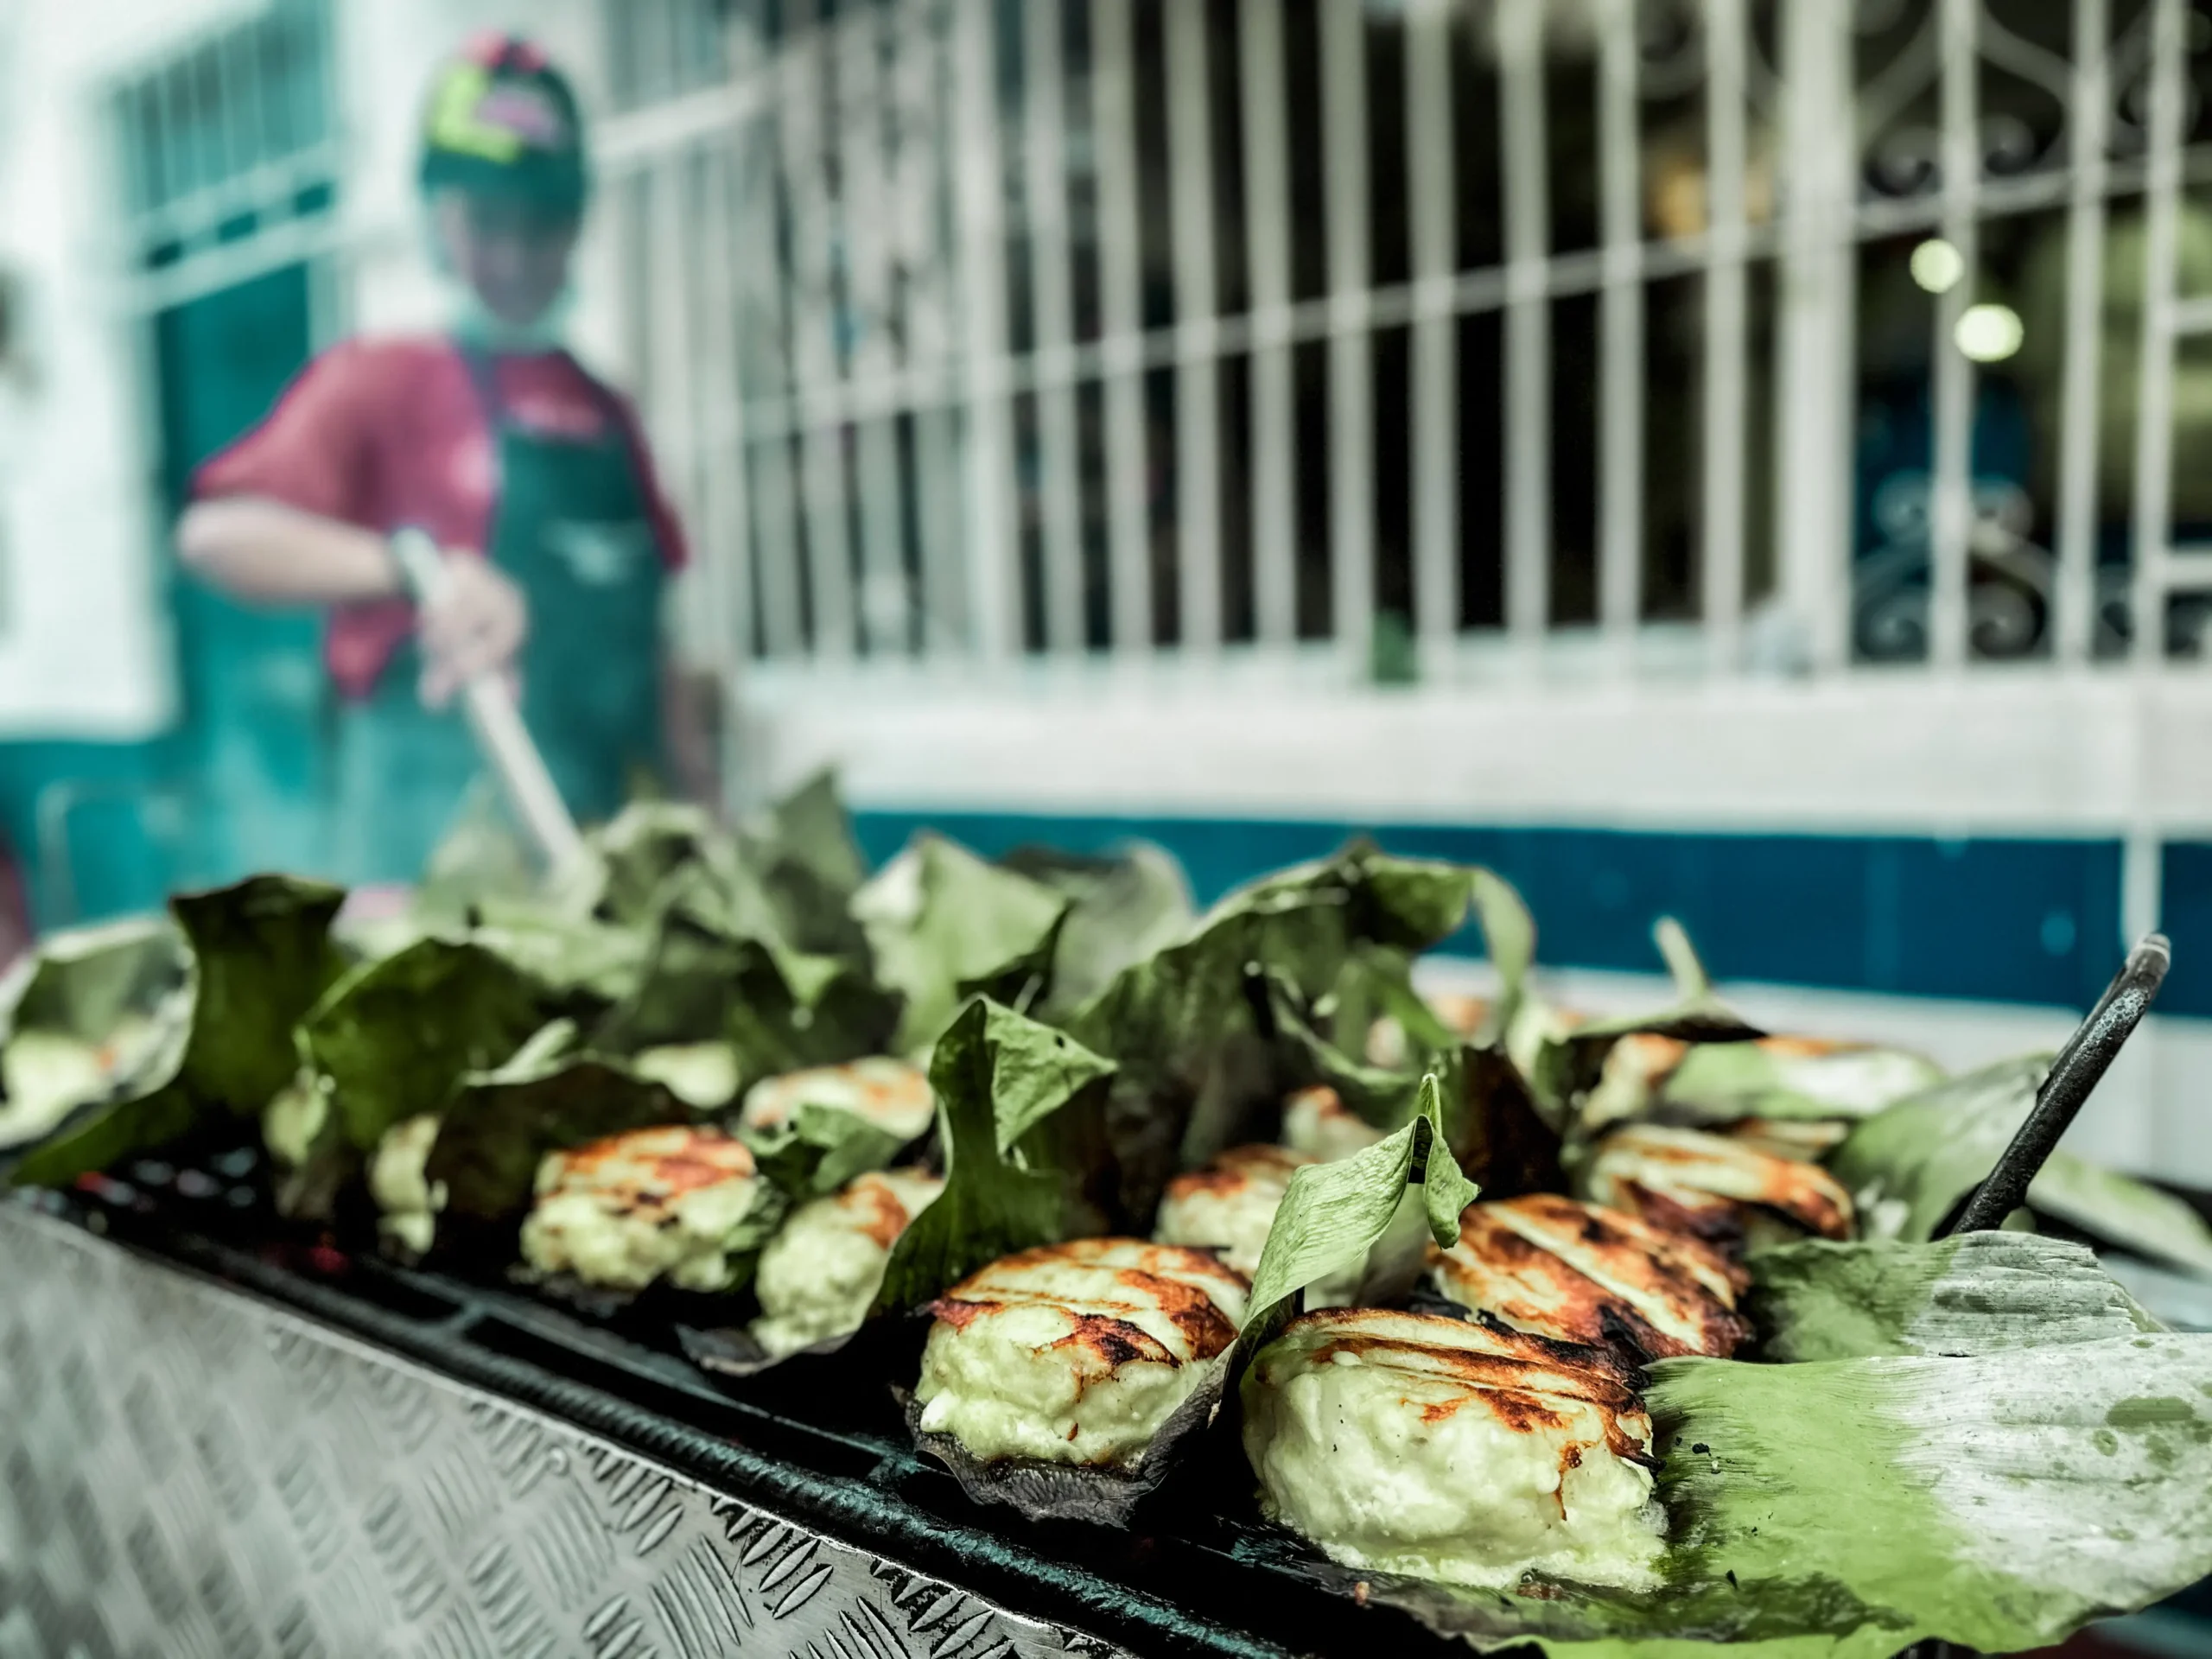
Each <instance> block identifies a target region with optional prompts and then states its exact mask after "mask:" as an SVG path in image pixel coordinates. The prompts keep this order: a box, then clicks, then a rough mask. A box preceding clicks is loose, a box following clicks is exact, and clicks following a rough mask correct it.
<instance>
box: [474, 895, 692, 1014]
mask: <svg viewBox="0 0 2212 1659" xmlns="http://www.w3.org/2000/svg"><path fill="white" fill-rule="evenodd" d="M457 937H459V938H465V939H467V941H468V942H469V943H470V944H477V945H480V946H482V947H483V948H484V949H485V950H489V951H491V952H492V953H493V955H495V956H498V957H502V958H504V959H505V960H506V961H507V962H509V963H512V964H513V965H514V966H515V967H516V968H518V969H520V970H521V971H522V972H523V974H524V976H527V977H528V978H530V979H531V980H532V981H534V982H536V983H537V984H538V985H540V986H542V987H543V988H544V989H545V990H546V991H548V992H549V993H550V994H552V995H556V996H559V997H563V998H569V999H574V1000H575V1001H577V1002H578V1003H579V1004H580V1006H583V1007H588V1006H590V1005H592V1004H598V1005H601V1006H612V1005H613V1004H615V1003H618V1002H620V1001H623V1000H625V999H626V998H627V997H631V996H633V995H636V994H637V990H638V988H639V985H640V984H642V983H643V982H644V979H645V963H646V961H647V959H648V957H649V956H650V954H651V952H652V934H651V932H650V931H648V930H646V929H644V928H641V927H632V926H617V925H611V924H608V923H605V922H599V921H594V920H592V919H591V918H588V917H570V916H563V915H560V914H558V913H556V912H552V911H550V910H547V909H543V908H525V907H522V906H508V905H503V904H500V903H498V902H496V901H495V902H493V903H491V904H487V905H486V906H482V910H481V922H480V925H478V926H476V927H474V928H473V929H471V930H469V931H467V932H466V933H464V934H461V935H458V936H457Z"/></svg>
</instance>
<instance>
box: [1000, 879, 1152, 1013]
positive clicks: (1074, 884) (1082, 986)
mask: <svg viewBox="0 0 2212 1659" xmlns="http://www.w3.org/2000/svg"><path fill="white" fill-rule="evenodd" d="M1001 863H1002V864H1004V866H1005V867H1006V868H1007V869H1010V870H1012V871H1014V874H1017V875H1026V876H1027V877H1028V878H1029V879H1030V880H1033V881H1039V882H1042V883H1044V885H1046V887H1051V888H1052V890H1053V891H1054V892H1056V893H1060V894H1061V895H1062V896H1063V897H1065V898H1066V899H1068V900H1069V901H1070V907H1069V910H1068V914H1067V919H1066V921H1065V922H1064V923H1063V924H1062V925H1061V927H1060V942H1059V948H1058V950H1056V951H1055V952H1054V953H1053V957H1052V995H1051V996H1050V998H1049V999H1048V1004H1049V1007H1051V1008H1052V1009H1053V1010H1056V1011H1071V1010H1073V1009H1076V1008H1078V1007H1082V1006H1083V1005H1084V1003H1085V1002H1088V1001H1090V999H1091V998H1092V997H1094V996H1096V995H1098V993H1099V992H1101V991H1103V990H1104V989H1105V988H1106V987H1107V986H1108V985H1109V984H1110V983H1111V982H1112V981H1113V979H1114V976H1116V974H1118V973H1120V972H1121V971H1122V969H1125V968H1127V967H1128V966H1129V965H1130V964H1131V963H1139V962H1142V961H1143V960H1144V959H1145V958H1146V957H1149V956H1151V955H1153V954H1154V952H1155V951H1158V950H1165V949H1166V947H1167V946H1169V945H1171V944H1174V943H1175V941H1176V940H1178V939H1179V938H1182V937H1183V936H1184V935H1185V933H1187V932H1189V931H1190V929H1191V922H1192V915H1193V912H1192V904H1191V884H1190V881H1189V880H1188V878H1186V877H1185V875H1184V874H1183V868H1182V866H1181V865H1179V864H1178V863H1177V862H1176V861H1175V859H1174V855H1173V854H1171V853H1169V852H1167V851H1166V849H1164V848H1160V847H1155V846H1154V845H1153V844H1152V843H1151V842H1133V843H1131V844H1130V845H1128V847H1126V848H1124V849H1122V850H1121V851H1120V852H1118V853H1116V854H1113V855H1109V856H1106V857H1096V858H1086V857H1081V856H1078V855H1074V854H1070V853H1062V852H1057V851H1054V850H1053V849H1050V848H1042V847H1018V848H1016V849H1014V851H1013V852H1011V853H1008V854H1007V855H1006V857H1005V858H1004V859H1002V860H1001Z"/></svg>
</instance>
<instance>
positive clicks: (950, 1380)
mask: <svg viewBox="0 0 2212 1659" xmlns="http://www.w3.org/2000/svg"><path fill="white" fill-rule="evenodd" d="M1250 1288H1251V1287H1250V1285H1249V1283H1248V1282H1247V1281H1246V1280H1245V1278H1244V1276H1243V1274H1239V1273H1237V1272H1236V1271H1234V1270H1233V1269H1231V1268H1226V1267H1224V1266H1223V1265H1222V1263H1221V1262H1219V1261H1217V1259H1216V1258H1215V1257H1214V1256H1213V1255H1211V1254H1210V1253H1208V1252H1206V1251H1204V1250H1192V1249H1180V1248H1179V1247H1177V1246H1174V1245H1170V1244H1149V1243H1145V1242H1144V1241H1143V1240H1142V1239H1135V1238H1083V1239H1076V1240H1074V1241H1072V1242H1071V1243H1065V1244H1048V1245H1046V1246H1045V1247H1043V1248H1042V1249H1034V1250H1024V1251H1022V1252H1020V1254H1019V1255H1009V1256H1007V1257H1005V1258H1004V1259H1003V1260H1001V1261H998V1262H993V1263H992V1264H991V1265H990V1266H989V1267H988V1268H984V1269H983V1270H982V1272H981V1273H978V1274H973V1275H972V1276H970V1277H969V1278H967V1279H964V1280H963V1281H961V1282H960V1283H958V1284H957V1285H955V1286H953V1287H952V1288H951V1289H950V1290H948V1291H947V1292H945V1294H944V1295H943V1296H941V1297H939V1298H938V1300H937V1301H936V1303H935V1304H933V1306H932V1308H931V1311H932V1312H933V1313H935V1314H936V1315H937V1322H936V1323H935V1324H934V1325H932V1326H931V1329H930V1335H929V1341H928V1343H927V1344H926V1345H925V1347H924V1349H923V1351H922V1375H921V1381H920V1383H919V1384H918V1386H917V1387H916V1389H915V1390H914V1397H915V1399H916V1400H917V1401H918V1402H920V1404H921V1407H922V1414H921V1428H922V1431H923V1433H934V1434H950V1435H951V1436H952V1437H953V1439H955V1440H958V1441H959V1442H960V1444H961V1445H962V1446H965V1447H966V1448H967V1450H968V1452H969V1454H970V1455H971V1456H974V1457H976V1458H979V1459H986V1460H990V1459H1000V1458H1017V1457H1018V1458H1039V1459H1045V1460H1046V1461H1049V1462H1053V1463H1071V1464H1090V1465H1128V1464H1129V1463H1131V1462H1133V1461H1135V1459H1137V1458H1138V1457H1139V1456H1141V1454H1142V1453H1143V1452H1144V1449H1145V1447H1146V1446H1148V1445H1149V1444H1151V1441H1152V1438H1153V1435H1154V1433H1155V1432H1157V1430H1158V1429H1159V1427H1160V1425H1161V1424H1162V1423H1163V1422H1165V1421H1166V1420H1167V1418H1168V1417H1169V1416H1170V1415H1171V1414H1173V1412H1174V1410H1175V1408H1176V1407H1178V1406H1179V1405H1180V1404H1182V1402H1183V1401H1184V1400H1185V1397H1187V1396H1188V1395H1189V1394H1190V1393H1191V1391H1192V1389H1195V1388H1196V1387H1197V1386H1198V1383H1199V1380H1200V1376H1201V1374H1202V1373H1203V1372H1204V1370H1205V1362H1206V1361H1207V1360H1210V1359H1212V1358H1214V1357H1217V1355H1219V1354H1221V1353H1222V1352H1223V1351H1225V1350H1226V1349H1227V1348H1228V1347H1229V1345H1230V1344H1231V1343H1232V1342H1234V1341H1236V1329H1237V1326H1238V1325H1240V1324H1241V1323H1242V1322H1243V1318H1244V1304H1245V1298H1246V1296H1247V1294H1249V1291H1250Z"/></svg>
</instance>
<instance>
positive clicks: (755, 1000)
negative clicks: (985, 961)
mask: <svg viewBox="0 0 2212 1659" xmlns="http://www.w3.org/2000/svg"><path fill="white" fill-rule="evenodd" d="M900 1006H901V1005H900V1001H899V995H898V994H897V993H896V992H894V991H891V990H887V989H886V988H883V987H882V986H880V985H878V984H877V983H876V982H874V979H873V978H872V977H871V976H869V975H868V973H867V972H866V970H865V969H863V968H861V966H860V964H859V963H856V962H855V961H853V960H850V959H849V958H845V957H823V956H815V955H810V954H808V953H805V952H802V951H798V950H791V949H790V948H789V947H787V946H785V945H783V944H779V943H778V942H777V941H775V940H774V939H772V938H760V937H753V936H749V935H746V934H743V933H741V932H738V931H734V918H732V917H730V916H729V915H728V912H726V911H724V910H723V909H721V906H720V903H719V900H718V898H717V896H716V894H715V891H714V890H713V889H712V888H711V887H708V886H706V885H704V884H701V883H689V882H687V883H685V884H684V885H683V887H681V889H680V890H679V891H677V892H676V893H673V894H671V898H670V900H669V902H668V903H667V905H666V906H665V908H664V910H663V912H662V914H661V918H660V920H659V923H658V926H657V928H656V930H655V933H654V938H653V942H652V947H651V953H650V957H649V959H648V962H647V965H646V968H645V974H644V976H643V979H642V980H641V982H640V983H639V988H638V990H637V991H636V993H635V994H634V995H632V997H630V998H629V999H628V1000H627V1001H626V1002H624V1003H623V1004H622V1005H621V1006H620V1007H617V1008H615V1009H614V1010H613V1012H612V1013H611V1014H609V1015H608V1016H607V1019H606V1020H605V1021H604V1022H603V1023H602V1024H601V1026H600V1027H599V1028H598V1029H597V1030H596V1031H594V1033H593V1039H592V1046H593V1047H594V1048H595V1049H599V1050H602V1051H604V1052H611V1053H616V1054H627V1053H634V1052H638V1051H639V1050H641V1049H645V1048H651V1047H658V1046H667V1045H670V1044H677V1043H700V1042H714V1041H728V1043H729V1045H730V1046H731V1048H732V1049H733V1051H734V1052H735V1054H736V1056H737V1062H738V1070H739V1073H740V1076H741V1078H743V1079H744V1080H746V1081H747V1082H750V1081H753V1080H755V1079H758V1078H760V1077H772V1076H775V1075H776V1074H778V1073H779V1072H784V1071H798V1070H800V1069H801V1068H803V1067H805V1066H810V1065H836V1064H837V1063H839V1062H842V1061H845V1060H852V1059H859V1058H863V1057H865V1056H867V1055H870V1054H880V1053H882V1052H884V1050H885V1048H886V1046H887V1045H888V1044H889V1042H890V1040H891V1037H892V1033H893V1031H894V1030H895V1029H896V1027H897V1025H898V1020H899V1009H900Z"/></svg>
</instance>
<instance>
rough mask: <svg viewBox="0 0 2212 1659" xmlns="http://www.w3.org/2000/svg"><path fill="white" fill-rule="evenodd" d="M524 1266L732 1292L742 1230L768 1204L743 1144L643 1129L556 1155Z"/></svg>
mask: <svg viewBox="0 0 2212 1659" xmlns="http://www.w3.org/2000/svg"><path fill="white" fill-rule="evenodd" d="M537 1193H538V1197H537V1205H536V1206H535V1207H534V1208H533V1209H532V1210H531V1213H530V1218H529V1219H528V1220H527V1221H525V1222H524V1223H523V1227H522V1253H523V1259H524V1261H526V1262H529V1263H530V1264H531V1266H532V1267H534V1268H539V1269H541V1270H542V1271H544V1272H547V1273H563V1272H566V1273H573V1274H575V1276H576V1277H577V1278H579V1279H581V1280H582V1281H584V1282H585V1283H587V1284H593V1285H607V1286H610V1287H615V1288H618V1289H624V1290H642V1289H643V1288H644V1287H645V1286H647V1285H649V1284H651V1283H652V1282H653V1281H655V1280H656V1279H663V1278H664V1279H666V1280H667V1281H669V1282H670V1283H671V1284H672V1285H675V1286H676V1287H677V1288H679V1289H682V1290H701V1291H712V1290H726V1289H728V1287H730V1285H731V1284H732V1283H734V1281H735V1278H736V1274H735V1271H734V1265H733V1262H732V1261H731V1256H732V1254H733V1251H734V1249H735V1248H736V1237H735V1236H736V1235H737V1234H738V1232H739V1230H740V1229H741V1227H742V1225H743V1224H744V1223H745V1222H746V1220H747V1218H748V1217H750V1216H751V1215H752V1214H753V1209H754V1207H755V1205H757V1204H758V1203H759V1202H760V1196H761V1191H760V1180H759V1179H758V1177H757V1176H756V1175H755V1174H754V1173H753V1157H752V1154H750V1153H748V1152H747V1150H746V1148H745V1146H744V1144H743V1143H742V1142H741V1141H735V1140H733V1139H731V1138H730V1137H729V1136H728V1135H721V1134H720V1133H718V1132H717V1131H715V1130H712V1129H697V1128H682V1127H674V1126H671V1127H669V1128H654V1129H639V1130H637V1131H635V1132H633V1133H632V1134H629V1135H615V1136H613V1137H612V1138H610V1139H608V1140H606V1141H597V1142H595V1143H594V1144H593V1145H591V1146H588V1147H579V1148H577V1149H576V1150H575V1151H573V1152H556V1153H550V1154H547V1156H546V1158H545V1160H544V1162H543V1163H542V1164H541V1165H539V1166H538V1171H537Z"/></svg>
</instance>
